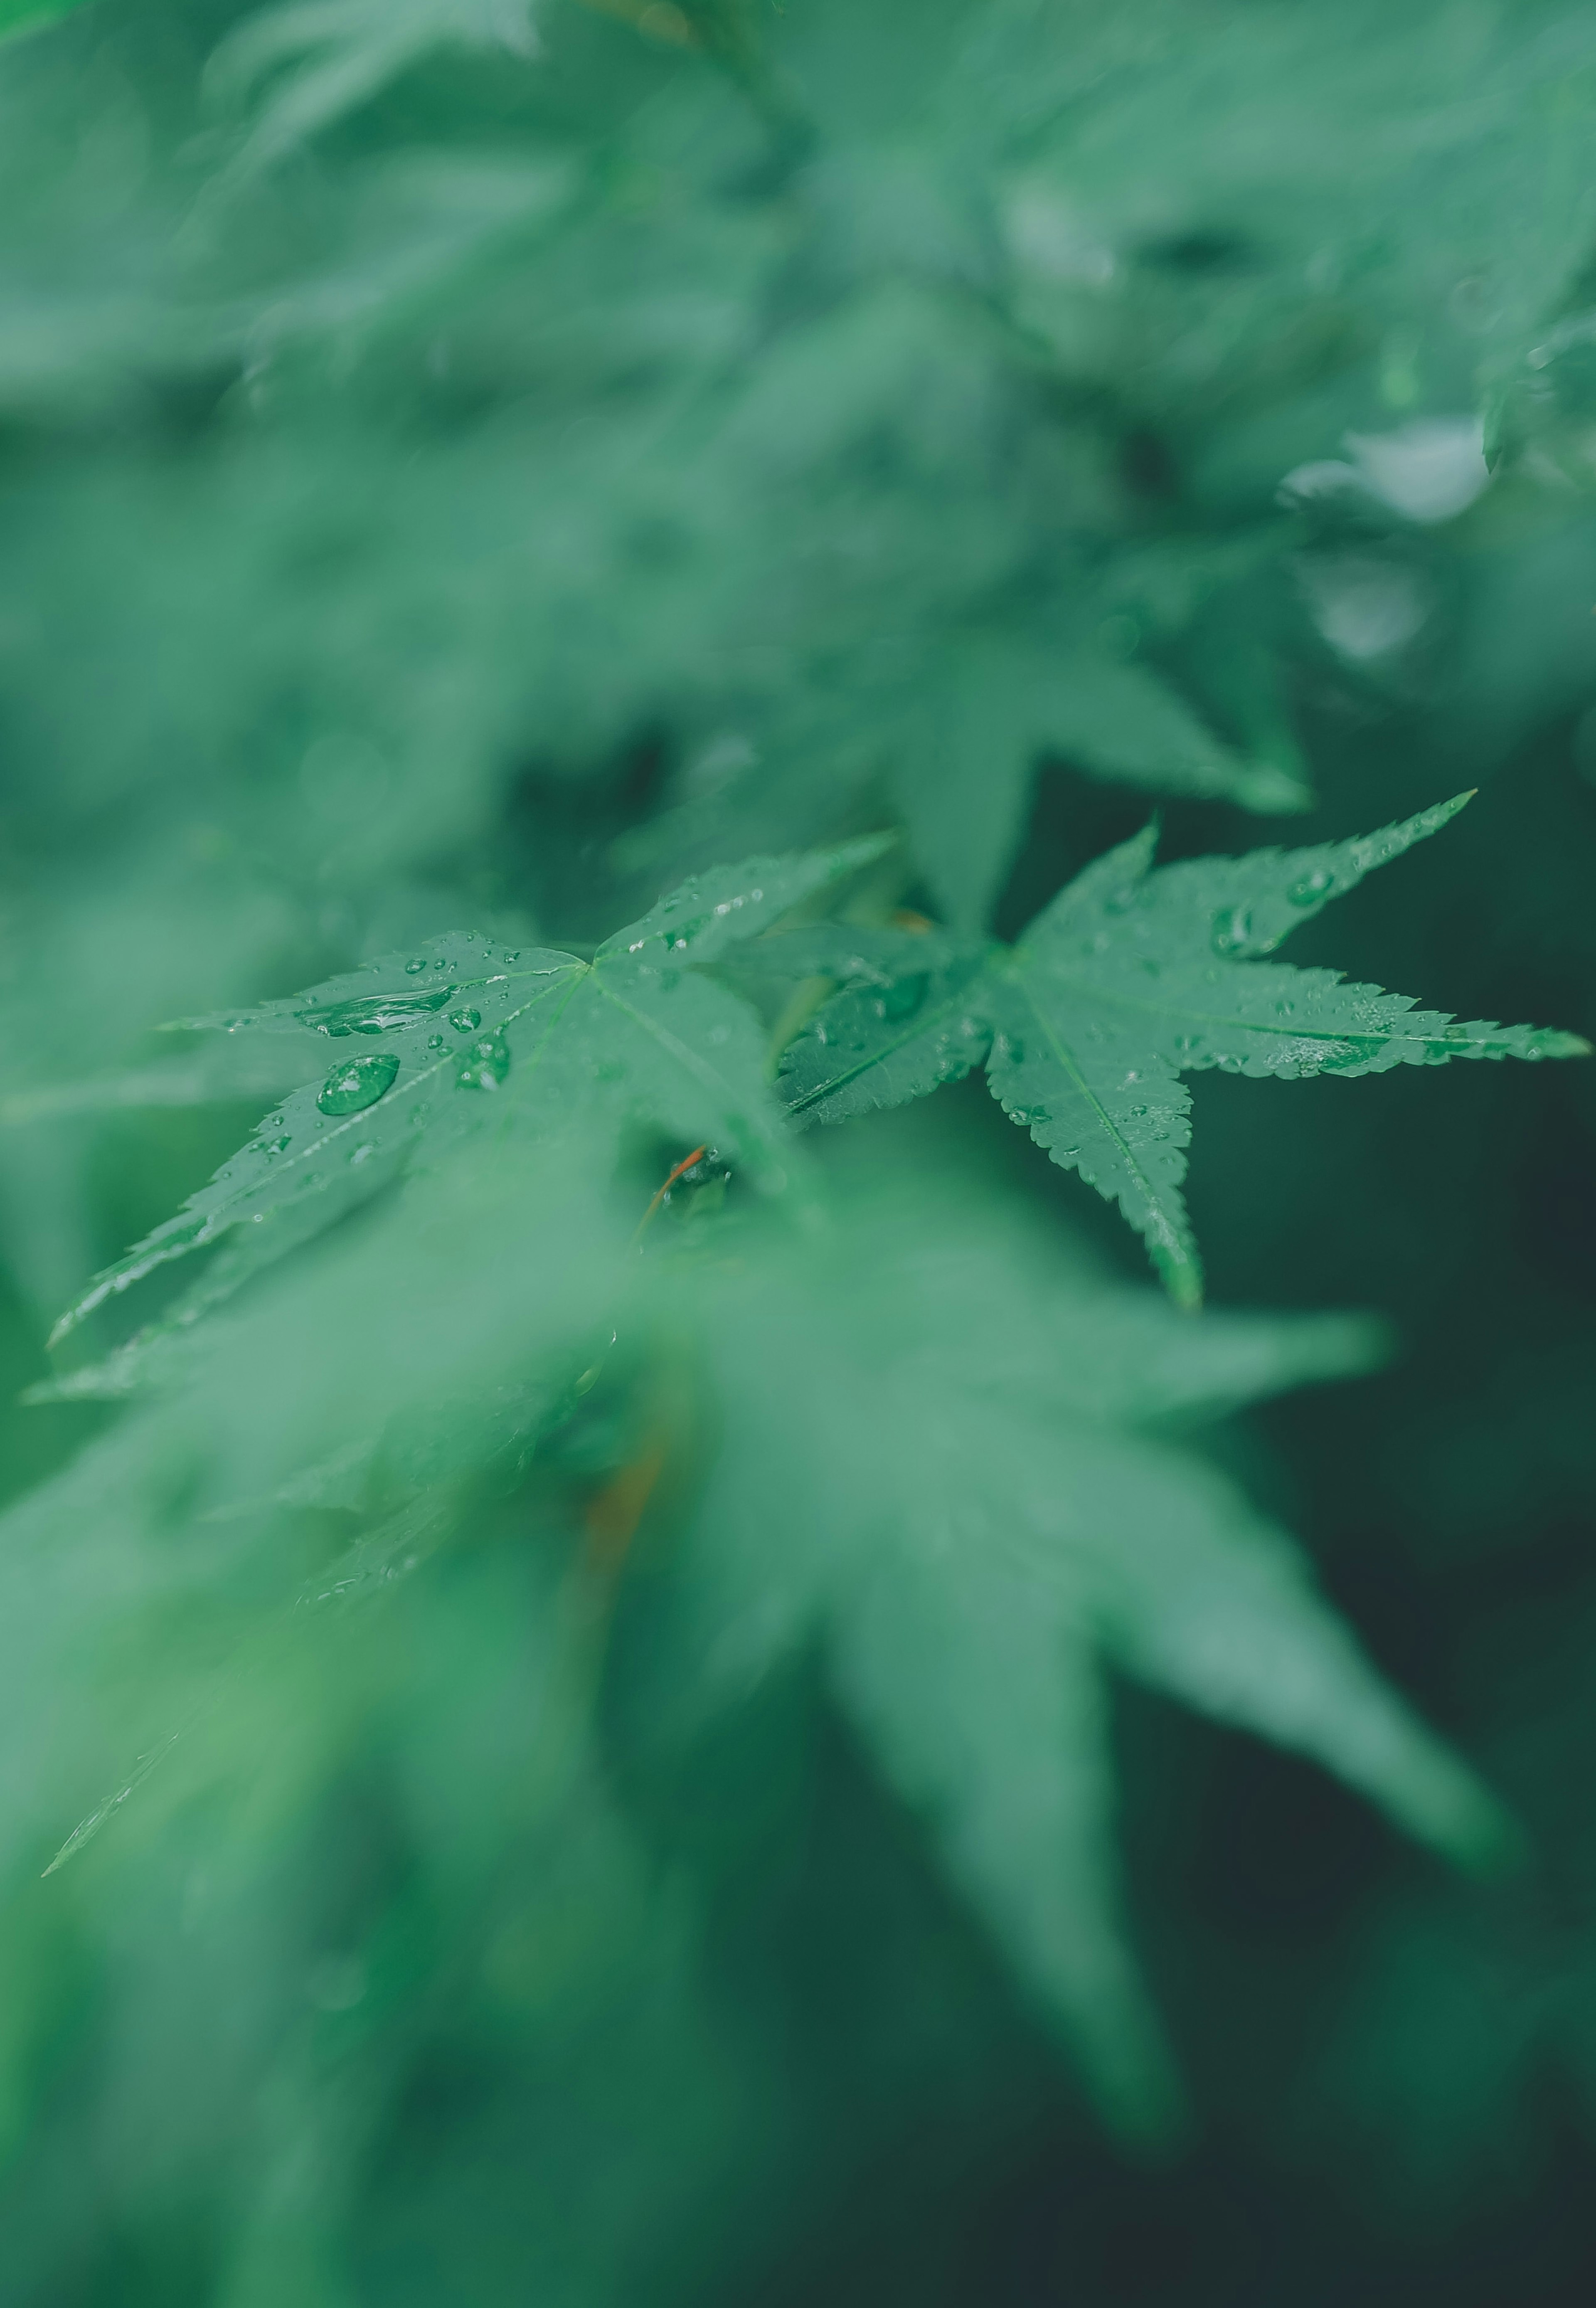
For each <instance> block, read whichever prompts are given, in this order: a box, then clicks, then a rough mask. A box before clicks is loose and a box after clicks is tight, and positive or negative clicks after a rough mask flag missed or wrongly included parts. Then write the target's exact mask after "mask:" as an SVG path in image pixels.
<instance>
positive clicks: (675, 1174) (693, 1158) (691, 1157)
mask: <svg viewBox="0 0 1596 2308" xmlns="http://www.w3.org/2000/svg"><path fill="white" fill-rule="evenodd" d="M708 1151H709V1149H708V1146H695V1147H694V1148H693V1150H692V1152H691V1154H684V1155H683V1156H682V1159H681V1160H680V1162H678V1163H677V1165H676V1167H675V1168H674V1170H673V1171H672V1172H671V1174H670V1176H668V1177H667V1178H666V1180H665V1184H664V1185H663V1186H661V1188H660V1190H659V1192H658V1193H656V1195H655V1197H654V1200H653V1201H651V1202H650V1203H649V1205H648V1209H647V1210H645V1211H644V1212H643V1215H642V1217H641V1219H639V1221H638V1231H637V1234H636V1235H634V1236H632V1239H633V1241H634V1242H635V1241H637V1240H638V1239H639V1237H640V1236H641V1234H642V1231H643V1228H644V1227H646V1226H647V1225H648V1221H649V1219H651V1218H652V1217H653V1216H654V1213H655V1211H656V1210H657V1209H658V1208H659V1206H660V1204H661V1202H663V1201H664V1200H665V1196H666V1195H667V1194H668V1193H670V1191H671V1188H672V1187H673V1186H674V1184H675V1183H676V1181H677V1179H678V1178H680V1177H681V1176H682V1175H683V1174H684V1172H686V1171H688V1170H691V1168H692V1166H693V1164H694V1163H695V1162H701V1161H702V1160H703V1158H704V1157H705V1155H706V1154H708Z"/></svg>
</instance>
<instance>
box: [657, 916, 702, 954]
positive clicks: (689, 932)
mask: <svg viewBox="0 0 1596 2308" xmlns="http://www.w3.org/2000/svg"><path fill="white" fill-rule="evenodd" d="M714 918H715V917H714V915H713V914H695V915H694V916H693V917H692V919H691V921H690V922H683V923H682V926H681V927H680V928H679V929H674V930H666V931H665V935H664V939H663V941H662V942H663V943H664V946H665V952H667V953H680V952H682V948H683V947H684V946H690V945H691V943H692V942H693V940H694V938H696V937H700V936H701V935H702V934H703V933H704V932H705V930H707V929H708V926H709V925H710V923H711V922H712V921H713V920H714Z"/></svg>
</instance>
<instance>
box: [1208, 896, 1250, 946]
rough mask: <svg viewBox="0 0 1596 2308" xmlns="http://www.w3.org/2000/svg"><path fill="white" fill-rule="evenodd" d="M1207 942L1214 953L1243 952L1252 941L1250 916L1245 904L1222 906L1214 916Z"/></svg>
mask: <svg viewBox="0 0 1596 2308" xmlns="http://www.w3.org/2000/svg"><path fill="white" fill-rule="evenodd" d="M1208 943H1209V944H1210V945H1211V946H1212V947H1213V948H1214V952H1215V953H1245V952H1246V951H1247V949H1248V946H1249V945H1250V944H1251V943H1252V916H1251V915H1250V914H1249V913H1248V910H1247V908H1246V907H1245V906H1223V907H1222V908H1221V909H1220V910H1219V912H1218V913H1216V914H1215V915H1214V926H1213V928H1212V930H1211V931H1210V932H1209V936H1208Z"/></svg>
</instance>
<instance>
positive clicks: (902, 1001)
mask: <svg viewBox="0 0 1596 2308" xmlns="http://www.w3.org/2000/svg"><path fill="white" fill-rule="evenodd" d="M930 983H931V980H930V978H929V977H928V976H927V974H926V972H925V971H924V970H923V969H921V970H916V971H915V973H914V976H913V977H899V978H897V979H895V981H894V982H893V984H892V985H890V986H888V987H887V988H886V989H885V991H884V992H883V993H882V995H881V998H880V1001H879V1002H878V1003H877V1004H876V1012H877V1015H878V1016H879V1017H882V1018H887V1019H890V1020H893V1021H899V1020H902V1019H905V1018H912V1017H913V1016H914V1012H916V1010H918V1009H919V1008H920V1007H921V1005H922V1003H923V1002H924V1000H925V989H926V987H927V986H928V985H929V984H930Z"/></svg>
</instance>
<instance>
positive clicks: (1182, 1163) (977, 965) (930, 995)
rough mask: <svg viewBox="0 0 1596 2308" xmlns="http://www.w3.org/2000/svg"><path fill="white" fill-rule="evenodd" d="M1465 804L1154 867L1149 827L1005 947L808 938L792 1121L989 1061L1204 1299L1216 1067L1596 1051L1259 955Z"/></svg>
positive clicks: (1024, 1122)
mask: <svg viewBox="0 0 1596 2308" xmlns="http://www.w3.org/2000/svg"><path fill="white" fill-rule="evenodd" d="M1469 798H1470V797H1469V796H1468V795H1466V794H1464V795H1462V796H1459V797H1457V798H1456V799H1455V800H1453V801H1449V802H1445V803H1442V804H1441V805H1439V806H1438V807H1437V808H1434V809H1428V810H1424V811H1421V812H1420V814H1419V815H1417V816H1416V817H1411V818H1408V819H1406V820H1404V821H1403V822H1402V823H1400V824H1397V825H1390V826H1386V827H1385V828H1383V829H1382V830H1381V831H1379V832H1377V833H1372V834H1369V835H1367V836H1364V837H1363V838H1361V839H1360V840H1350V841H1337V842H1324V843H1320V844H1319V845H1317V847H1315V848H1305V849H1285V850H1282V849H1257V850H1254V851H1252V852H1251V853H1250V854H1249V855H1248V856H1247V857H1202V858H1197V859H1194V860H1192V861H1191V862H1190V863H1188V864H1183V865H1176V866H1161V867H1159V868H1157V869H1154V868H1153V854H1154V840H1155V838H1156V834H1155V829H1154V828H1153V827H1149V828H1148V829H1147V831H1146V832H1144V833H1141V834H1138V835H1137V837H1136V839H1135V840H1131V841H1128V842H1125V843H1124V844H1122V845H1121V846H1120V848H1117V849H1113V850H1111V851H1110V852H1109V853H1108V854H1107V855H1106V856H1105V857H1100V858H1098V859H1097V860H1096V861H1095V863H1094V864H1093V865H1092V866H1088V867H1087V868H1086V870H1085V873H1083V874H1081V875H1080V876H1079V877H1078V878H1077V880H1076V881H1075V882H1073V883H1070V885H1069V887H1068V889H1066V890H1065V891H1062V892H1061V893H1060V896H1058V897H1057V898H1055V899H1054V900H1053V901H1052V903H1051V905H1050V906H1048V907H1047V908H1046V909H1045V910H1044V911H1043V913H1041V914H1040V915H1039V916H1038V917H1037V918H1036V919H1035V921H1034V922H1033V923H1032V925H1031V926H1030V928H1029V929H1028V930H1027V931H1026V932H1025V935H1024V936H1023V937H1022V938H1021V939H1020V940H1019V942H1018V943H1017V945H1015V946H1013V947H1011V948H1005V947H1001V946H994V945H991V944H990V943H976V942H975V941H974V940H968V939H960V938H958V937H954V936H945V935H941V934H930V935H924V936H914V935H912V934H904V933H898V932H891V931H880V932H876V933H874V934H871V935H867V936H864V937H854V938H849V937H847V936H845V935H844V934H841V933H837V934H834V935H833V937H832V939H831V941H830V943H828V942H827V941H826V939H824V938H814V937H810V938H807V939H806V938H805V937H804V936H802V934H800V935H799V936H797V937H796V938H795V939H794V967H795V968H809V969H815V970H823V971H826V972H828V973H829V974H831V975H833V976H836V977H840V978H843V979H844V980H845V986H844V990H843V991H842V992H840V993H838V994H837V995H835V996H834V997H833V999H831V1000H830V1001H829V1002H828V1003H826V1004H825V1006H824V1007H823V1008H822V1009H821V1010H820V1011H819V1013H818V1014H817V1016H816V1017H815V1018H814V1020H813V1021H812V1022H811V1024H810V1026H809V1027H808V1028H807V1029H806V1030H805V1031H804V1032H803V1033H802V1035H801V1036H800V1037H799V1038H797V1039H796V1040H795V1041H794V1043H793V1045H792V1046H791V1047H790V1048H789V1049H788V1051H787V1052H786V1055H785V1058H784V1061H783V1066H782V1087H783V1089H784V1091H785V1096H786V1098H787V1099H788V1102H789V1104H790V1105H791V1106H792V1107H793V1108H794V1112H796V1113H799V1114H809V1115H814V1116H816V1117H817V1118H818V1119H819V1120H822V1121H827V1122H835V1121H840V1120H842V1119H843V1118H844V1117H845V1116H846V1115H852V1114H859V1113H863V1112H867V1111H869V1110H870V1109H871V1108H872V1107H888V1106H896V1105H898V1104H900V1103H901V1102H902V1101H903V1100H905V1098H916V1097H920V1096H922V1094H923V1093H924V1092H926V1091H928V1090H931V1089H934V1088H935V1087H936V1086H937V1085H938V1084H939V1083H940V1082H944V1081H952V1080H954V1079H956V1078H957V1077H958V1076H960V1075H962V1074H965V1073H967V1072H969V1071H970V1070H971V1068H972V1067H974V1066H975V1065H978V1064H985V1066H986V1069H987V1075H988V1080H989V1081H990V1082H991V1089H992V1092H993V1095H994V1096H995V1097H996V1098H998V1099H999V1101H1000V1104H1001V1105H1002V1107H1003V1108H1004V1111H1005V1112H1006V1113H1007V1114H1008V1115H1009V1116H1010V1117H1011V1118H1012V1119H1013V1120H1014V1121H1015V1122H1017V1123H1018V1124H1020V1125H1021V1127H1022V1128H1025V1129H1027V1130H1029V1132H1030V1133H1031V1135H1032V1137H1033V1138H1034V1139H1035V1141H1037V1143H1038V1144H1039V1145H1042V1146H1045V1147H1046V1148H1047V1150H1048V1152H1049V1153H1050V1154H1051V1157H1052V1158H1053V1160H1054V1161H1055V1162H1057V1163H1059V1164H1060V1167H1063V1168H1065V1169H1069V1170H1076V1171H1078V1173H1079V1174H1080V1176H1082V1177H1083V1178H1084V1179H1085V1181H1086V1182H1087V1184H1090V1185H1094V1186H1095V1187H1096V1188H1097V1191H1098V1193H1100V1194H1103V1196H1104V1197H1105V1198H1107V1199H1108V1200H1109V1201H1115V1202H1117V1203H1118V1204H1119V1206H1120V1210H1122V1211H1123V1212H1124V1214H1125V1217H1126V1218H1127V1219H1128V1221H1129V1223H1130V1224H1131V1225H1132V1226H1133V1227H1136V1229H1137V1232H1138V1233H1139V1234H1140V1235H1141V1236H1143V1238H1144V1240H1145V1241H1146V1244H1147V1247H1148V1250H1149V1251H1150V1253H1151V1254H1152V1258H1153V1261H1154V1265H1155V1266H1156V1267H1157V1268H1158V1270H1159V1271H1160V1272H1161V1274H1162V1275H1163V1279H1164V1281H1165V1283H1166V1284H1167V1286H1168V1287H1169V1289H1170V1291H1171V1295H1172V1296H1174V1297H1175V1298H1177V1299H1178V1300H1180V1301H1181V1302H1182V1303H1183V1304H1185V1305H1196V1304H1197V1303H1198V1301H1199V1300H1200V1298H1201V1296H1202V1266H1201V1262H1200V1260H1199V1258H1198V1254H1197V1244H1196V1241H1195V1239H1194V1236H1193V1234H1192V1229H1191V1225H1190V1221H1189V1219H1188V1216H1187V1210H1186V1203H1185V1199H1184V1196H1183V1193H1182V1191H1181V1188H1182V1182H1183V1181H1184V1178H1185V1176H1186V1149H1187V1147H1188V1144H1189V1142H1190V1138H1191V1120H1190V1113H1191V1099H1190V1094H1189V1092H1188V1089H1186V1086H1185V1084H1184V1083H1183V1081H1181V1079H1180V1077H1181V1076H1182V1074H1185V1073H1190V1072H1200V1071H1201V1070H1203V1069H1204V1068H1206V1067H1213V1066H1217V1067H1220V1068H1222V1069H1223V1070H1224V1071H1225V1072H1231V1073H1244V1074H1250V1075H1254V1076H1264V1075H1271V1076H1274V1077H1275V1078H1277V1079H1279V1080H1282V1081H1297V1080H1301V1079H1304V1078H1307V1077H1310V1076H1313V1075H1317V1074H1322V1073H1338V1074H1344V1075H1348V1076H1351V1075H1357V1074H1369V1073H1383V1072H1386V1071H1387V1069H1389V1068H1390V1067H1392V1066H1397V1065H1441V1064H1446V1061H1447V1060H1449V1059H1452V1058H1503V1057H1517V1058H1528V1059H1536V1058H1545V1057H1575V1056H1580V1055H1584V1054H1585V1053H1586V1052H1587V1051H1588V1049H1589V1044H1588V1043H1586V1042H1584V1041H1583V1040H1582V1039H1581V1038H1580V1037H1579V1036H1578V1035H1575V1034H1566V1033H1559V1032H1557V1031H1555V1030H1551V1029H1546V1028H1540V1027H1530V1026H1506V1027H1503V1026H1497V1025H1493V1024H1490V1023H1488V1022H1484V1021H1472V1022H1460V1021H1458V1020H1456V1019H1454V1018H1453V1017H1452V1016H1451V1015H1450V1014H1449V1013H1448V1012H1442V1011H1434V1010H1419V1009H1416V1008H1415V1007H1414V1006H1413V1003H1412V1001H1411V999H1409V998H1408V997H1407V996H1405V995H1398V994H1386V993H1384V992H1382V991H1381V989H1380V988H1379V987H1377V986H1360V985H1349V984H1347V983H1346V982H1345V981H1344V980H1343V978H1342V977H1341V976H1340V974H1339V972H1337V971H1334V970H1329V969H1294V968H1292V967H1291V966H1290V965H1288V964H1285V963H1282V962H1274V961H1268V960H1263V959H1261V958H1260V957H1263V956H1266V955H1268V954H1271V953H1273V952H1274V950H1275V948H1276V947H1277V946H1279V945H1280V944H1281V943H1283V940H1284V939H1285V937H1286V936H1287V935H1288V934H1290V932H1291V930H1292V929H1294V928H1296V927H1297V926H1299V925H1300V923H1303V922H1306V921H1309V920H1311V919H1312V917H1314V915H1315V914H1317V912H1318V911H1319V910H1320V909H1321V908H1322V907H1324V906H1325V905H1326V904H1328V902H1329V900H1331V899H1332V898H1335V897H1340V896H1342V895H1343V894H1344V892H1345V891H1348V890H1351V889H1353V888H1355V887H1356V886H1357V884H1358V883H1360V881H1361V880H1362V879H1363V877H1364V875H1365V874H1369V873H1370V872H1372V871H1373V870H1374V868H1375V867H1376V866H1385V865H1388V864H1389V863H1390V862H1391V860H1392V859H1393V858H1396V857H1401V856H1402V855H1403V853H1404V851H1406V850H1408V849H1410V848H1412V846H1413V844H1414V842H1416V841H1420V840H1424V839H1425V837H1426V836H1427V835H1429V834H1431V833H1435V832H1437V831H1439V830H1440V828H1441V827H1442V826H1444V825H1445V824H1446V822H1448V820H1449V819H1451V818H1452V817H1454V816H1455V815H1456V814H1457V812H1458V811H1459V810H1460V809H1461V808H1462V807H1463V805H1464V803H1465V802H1466V801H1467V800H1468V799H1469Z"/></svg>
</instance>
